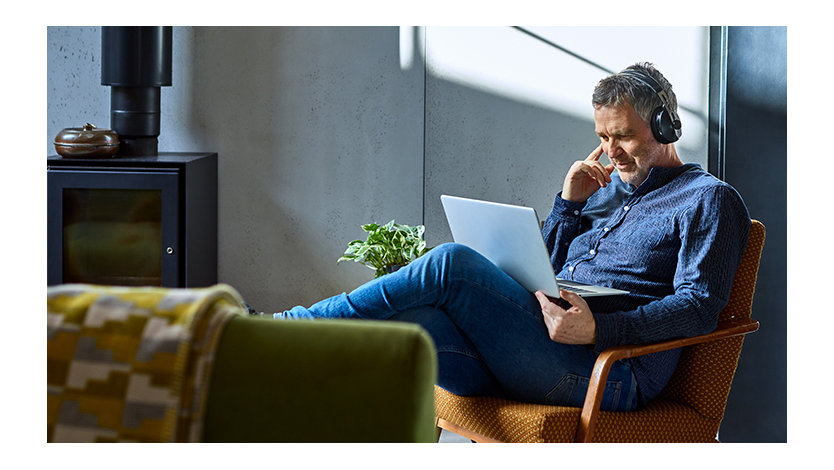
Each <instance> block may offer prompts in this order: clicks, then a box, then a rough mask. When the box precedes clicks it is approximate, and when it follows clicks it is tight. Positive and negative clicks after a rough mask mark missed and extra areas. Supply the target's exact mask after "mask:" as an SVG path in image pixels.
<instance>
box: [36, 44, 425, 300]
mask: <svg viewBox="0 0 834 470" xmlns="http://www.w3.org/2000/svg"><path fill="white" fill-rule="evenodd" d="M414 33H417V31H415V32H414ZM47 34H48V50H47V53H48V69H47V71H48V97H47V99H48V112H47V118H48V122H47V136H46V138H47V144H46V147H47V149H46V151H47V153H49V154H54V149H53V148H52V145H51V141H52V138H53V137H54V136H55V135H56V134H57V133H58V131H60V130H61V129H62V128H65V127H77V126H80V125H82V124H83V123H84V122H92V123H94V124H96V125H98V126H99V127H108V126H109V109H110V105H109V99H110V98H109V96H110V95H109V94H110V91H109V89H108V88H107V87H103V86H101V85H100V83H101V80H100V68H101V65H100V50H101V49H100V48H101V46H100V43H101V34H100V29H99V28H97V27H90V28H63V27H50V28H48V30H47ZM412 39H414V38H413V37H412ZM416 39H417V41H413V43H412V46H413V47H415V48H418V47H421V44H422V43H421V41H420V40H419V39H420V37H417V38H416ZM399 43H400V33H399V29H398V28H395V27H389V28H315V27H313V28H303V27H298V28H296V27H283V28H202V27H196V28H186V27H175V28H174V46H173V50H174V64H173V86H171V87H164V88H163V89H162V124H161V128H162V129H161V135H160V138H159V149H160V151H214V152H218V154H219V162H218V167H219V168H218V170H219V182H218V183H219V196H218V197H219V202H218V211H219V212H218V215H219V228H218V238H219V242H218V243H219V250H218V264H219V267H218V275H219V280H220V281H221V282H226V283H229V284H231V285H233V286H235V287H236V288H237V289H238V290H239V291H240V292H241V294H242V295H243V296H244V298H246V299H247V301H248V302H249V303H250V304H251V305H252V306H253V307H255V308H257V309H260V310H264V311H274V310H278V309H282V308H285V307H291V306H292V305H295V304H309V303H312V302H314V301H316V300H318V299H320V298H322V297H324V296H328V295H333V294H337V293H339V292H342V291H345V290H350V289H352V288H353V287H355V286H357V285H359V284H361V283H363V282H365V281H367V280H369V279H370V278H371V277H372V271H371V270H369V269H367V268H365V267H362V266H360V265H358V264H355V263H340V264H338V265H337V264H336V260H337V259H338V258H339V256H340V255H341V254H342V253H343V252H344V249H345V247H346V245H347V242H348V241H350V240H354V239H357V238H364V235H365V234H364V232H362V230H361V229H360V227H359V226H360V224H363V223H368V222H371V221H382V222H387V221H389V220H391V219H396V220H397V221H398V222H400V223H407V224H419V223H421V221H422V209H423V208H422V189H423V177H422V175H423V150H422V147H423V114H424V113H423V110H424V106H423V89H424V86H423V79H424V71H423V68H422V66H421V65H419V64H412V66H411V67H410V68H404V67H402V66H401V61H400V52H401V51H400V46H399ZM403 52H404V53H405V52H406V51H403ZM410 53H411V55H412V56H414V57H419V56H420V54H418V53H414V51H410Z"/></svg>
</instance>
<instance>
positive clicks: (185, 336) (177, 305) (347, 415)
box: [47, 285, 437, 442]
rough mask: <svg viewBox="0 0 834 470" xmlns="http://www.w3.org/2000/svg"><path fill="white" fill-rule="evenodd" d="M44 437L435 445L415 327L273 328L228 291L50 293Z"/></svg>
mask: <svg viewBox="0 0 834 470" xmlns="http://www.w3.org/2000/svg"><path fill="white" fill-rule="evenodd" d="M47 315H48V341H47V420H48V423H47V440H48V441H50V442H67V441H163V442H166V441H167V442H177V441H179V442H182V441H199V442H436V441H437V430H436V427H435V420H434V383H435V380H436V376H437V365H436V355H435V350H434V346H433V343H432V341H431V339H430V337H429V336H428V334H427V333H426V332H425V330H423V329H422V328H421V327H419V326H418V325H413V324H407V323H398V322H377V321H364V320H297V321H293V320H272V319H266V318H261V317H250V316H248V315H246V314H245V309H244V308H243V306H242V302H241V299H240V296H239V295H238V294H237V292H235V291H234V289H232V288H230V287H229V286H223V285H220V286H214V287H211V288H205V289H163V288H123V287H102V286H89V285H64V286H55V287H50V288H49V289H48V292H47Z"/></svg>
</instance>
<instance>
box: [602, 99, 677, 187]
mask: <svg viewBox="0 0 834 470" xmlns="http://www.w3.org/2000/svg"><path fill="white" fill-rule="evenodd" d="M594 124H595V127H596V129H595V130H596V133H597V135H598V136H599V138H600V140H601V141H602V151H603V152H605V154H606V155H608V158H609V159H610V160H611V163H613V164H614V166H615V167H616V168H617V171H618V172H619V173H620V179H622V180H623V181H625V182H626V183H629V184H632V185H634V186H640V184H641V183H643V181H645V180H646V178H648V176H649V170H651V169H652V167H654V166H658V165H660V164H662V163H663V162H664V158H665V157H666V153H667V152H665V149H664V145H663V144H661V143H660V142H658V141H657V140H655V138H654V136H653V135H652V129H651V127H649V124H648V123H646V121H644V120H643V119H641V118H640V116H638V115H637V113H636V112H635V111H634V108H633V107H632V106H631V104H629V103H623V104H621V105H617V106H600V107H598V108H596V109H595V110H594Z"/></svg>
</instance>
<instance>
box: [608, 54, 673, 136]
mask: <svg viewBox="0 0 834 470" xmlns="http://www.w3.org/2000/svg"><path fill="white" fill-rule="evenodd" d="M629 70H633V71H636V72H640V73H643V74H646V75H648V76H650V77H652V78H653V79H654V80H655V81H656V82H657V83H658V84H659V85H660V87H661V88H663V91H665V92H666V96H667V104H668V105H669V106H668V108H670V109H669V111H671V112H672V113H673V115H677V114H678V99H677V97H675V92H674V91H672V84H671V83H669V80H666V77H664V76H663V74H662V73H660V71H659V70H657V69H656V68H655V67H654V65H653V64H651V63H649V62H638V63H636V64H634V65H632V66H629V67H627V68H626V69H625V70H623V71H622V72H620V73H617V74H614V75H611V76H609V77H606V78H603V79H602V80H600V82H599V83H597V86H596V87H595V88H594V95H593V97H592V98H591V103H592V104H593V105H594V108H598V107H600V106H619V105H621V104H622V103H624V102H627V103H629V104H630V105H631V106H632V107H633V108H634V111H635V112H636V113H637V115H638V116H640V117H641V118H643V120H644V121H646V123H649V122H651V116H652V114H653V113H654V110H655V109H657V107H659V106H662V104H663V103H662V102H661V101H660V98H658V96H657V93H655V92H654V90H653V89H652V88H651V87H650V86H649V85H647V84H646V83H643V82H642V81H640V80H638V79H637V78H635V77H633V76H630V75H628V74H626V73H623V72H627V71H629Z"/></svg>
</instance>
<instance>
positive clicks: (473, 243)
mask: <svg viewBox="0 0 834 470" xmlns="http://www.w3.org/2000/svg"><path fill="white" fill-rule="evenodd" d="M440 200H441V202H442V203H443V209H444V210H445V211H446V219H447V220H448V221H449V228H451V229H452V237H453V238H454V239H455V242H457V243H460V244H463V245H466V246H468V247H470V248H472V249H473V250H475V251H477V252H478V253H480V254H482V255H483V256H485V257H486V258H487V259H488V260H490V261H492V263H493V264H495V265H496V266H498V267H499V268H501V270H502V271H504V272H505V273H507V274H508V275H509V276H510V277H512V278H513V279H515V281H516V282H518V283H519V284H521V285H522V286H524V287H525V288H526V289H527V290H529V291H530V292H535V291H537V290H540V291H542V292H544V293H545V294H547V295H548V296H550V297H553V298H559V288H562V289H565V290H569V291H572V292H576V293H577V294H579V295H581V296H583V297H592V296H601V295H619V294H627V293H628V292H627V291H623V290H619V289H612V288H610V287H602V286H592V285H587V284H581V283H577V282H574V281H568V280H565V279H558V278H556V275H555V274H554V273H553V267H552V266H551V265H550V256H549V254H548V252H547V247H546V246H545V244H544V238H543V237H542V232H541V228H540V225H539V218H538V217H537V216H536V211H535V210H534V209H533V208H531V207H521V206H513V205H509V204H500V203H497V202H488V201H479V200H477V199H467V198H462V197H456V196H447V195H442V196H440Z"/></svg>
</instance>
